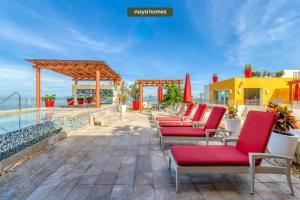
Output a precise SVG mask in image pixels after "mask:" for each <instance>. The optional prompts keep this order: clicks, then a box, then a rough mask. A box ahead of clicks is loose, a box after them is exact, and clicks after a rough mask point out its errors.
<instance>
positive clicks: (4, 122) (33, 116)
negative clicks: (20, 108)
mask: <svg viewBox="0 0 300 200" xmlns="http://www.w3.org/2000/svg"><path fill="white" fill-rule="evenodd" d="M52 114H53V113H52V112H48V111H36V112H28V113H22V114H15V115H6V116H1V117H0V135H1V134H4V133H7V132H11V131H15V130H18V129H21V128H25V127H28V126H32V125H36V124H40V123H42V122H45V121H48V120H51V119H52Z"/></svg>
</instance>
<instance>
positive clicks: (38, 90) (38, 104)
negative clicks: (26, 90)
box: [35, 67, 41, 108]
mask: <svg viewBox="0 0 300 200" xmlns="http://www.w3.org/2000/svg"><path fill="white" fill-rule="evenodd" d="M35 80H36V83H35V99H36V108H40V107H41V69H40V68H38V67H36V68H35Z"/></svg>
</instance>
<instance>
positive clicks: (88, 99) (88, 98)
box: [86, 96, 93, 104]
mask: <svg viewBox="0 0 300 200" xmlns="http://www.w3.org/2000/svg"><path fill="white" fill-rule="evenodd" d="M86 100H87V103H88V104H92V103H93V97H91V96H90V97H87V98H86Z"/></svg>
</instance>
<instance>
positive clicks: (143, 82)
mask: <svg viewBox="0 0 300 200" xmlns="http://www.w3.org/2000/svg"><path fill="white" fill-rule="evenodd" d="M136 83H137V84H138V86H139V94H140V112H142V111H143V87H157V86H158V84H159V83H161V84H162V85H163V86H164V85H171V84H175V85H178V86H181V85H182V83H183V80H180V79H177V80H137V81H136Z"/></svg>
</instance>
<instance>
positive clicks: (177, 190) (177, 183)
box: [175, 167, 180, 192]
mask: <svg viewBox="0 0 300 200" xmlns="http://www.w3.org/2000/svg"><path fill="white" fill-rule="evenodd" d="M179 176H180V173H179V172H178V168H177V167H176V177H175V179H176V180H175V183H176V192H179V186H180V185H179V184H180V182H179Z"/></svg>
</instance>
